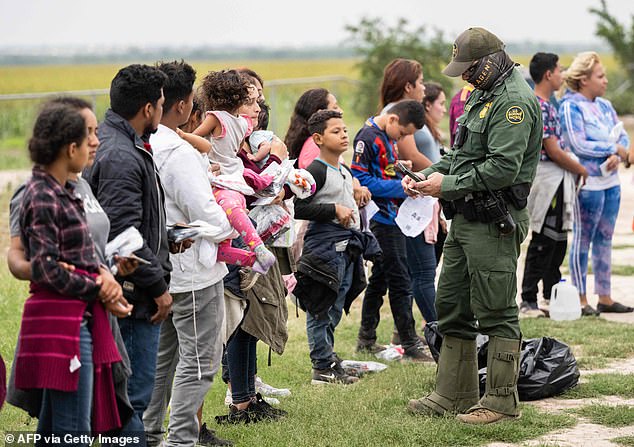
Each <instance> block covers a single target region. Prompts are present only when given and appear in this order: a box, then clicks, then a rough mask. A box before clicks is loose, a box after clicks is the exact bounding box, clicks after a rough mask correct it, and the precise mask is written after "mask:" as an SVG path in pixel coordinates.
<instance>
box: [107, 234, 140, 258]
mask: <svg viewBox="0 0 634 447" xmlns="http://www.w3.org/2000/svg"><path fill="white" fill-rule="evenodd" d="M140 248H143V236H141V233H139V230H137V229H136V228H134V227H130V228H127V229H126V230H125V231H122V232H121V233H119V234H118V235H117V237H115V238H114V239H113V240H111V241H110V242H108V243H107V244H106V259H110V258H112V256H114V255H118V256H121V257H122V258H127V257H129V256H130V255H131V254H132V253H134V252H135V251H137V250H139V249H140Z"/></svg>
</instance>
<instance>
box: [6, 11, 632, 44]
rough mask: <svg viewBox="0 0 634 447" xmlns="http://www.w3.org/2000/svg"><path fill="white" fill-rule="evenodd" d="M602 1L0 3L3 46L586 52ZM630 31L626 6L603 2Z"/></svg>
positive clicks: (629, 15)
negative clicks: (470, 41) (357, 28)
mask: <svg viewBox="0 0 634 447" xmlns="http://www.w3.org/2000/svg"><path fill="white" fill-rule="evenodd" d="M598 5H599V0H516V1H508V0H507V1H499V0H495V1H486V0H479V1H473V0H471V1H466V0H404V1H399V0H310V1H306V2H305V1H301V0H293V1H292V0H257V1H254V0H223V1H217V0H184V1H179V0H153V1H146V0H143V1H140V0H100V1H90V0H0V11H1V12H0V46H2V47H16V46H18V47H22V46H28V47H31V46H43V45H50V46H69V45H70V46H82V45H89V46H95V45H97V46H99V45H104V46H108V47H110V46H127V45H138V46H159V45H173V46H182V45H191V46H198V45H201V44H211V45H225V44H234V45H240V46H245V45H254V46H260V45H266V46H271V47H278V46H289V45H290V46H309V45H333V44H340V43H342V42H344V41H345V39H346V37H347V33H346V32H345V29H344V27H345V25H346V24H355V23H358V21H359V19H360V18H361V17H363V16H368V17H383V18H384V19H385V20H386V21H388V22H389V23H394V22H395V20H396V18H398V17H407V18H408V19H409V20H410V22H411V23H412V24H414V25H427V26H429V27H433V26H436V27H438V28H440V29H441V30H443V31H445V33H446V37H447V39H448V40H453V38H454V37H455V36H456V35H457V34H458V33H459V32H461V31H462V30H464V29H465V28H467V27H469V26H484V27H485V28H488V29H490V30H491V31H493V32H494V33H495V34H497V35H498V36H499V37H500V38H501V39H502V40H504V41H506V42H520V41H524V40H533V41H535V42H553V43H554V42H558V43H591V42H597V38H596V37H595V35H594V32H595V24H596V18H595V16H593V15H590V13H589V12H588V8H589V7H591V6H598ZM608 7H609V9H610V11H611V12H612V13H613V15H615V16H617V17H619V18H620V19H621V20H622V21H626V22H627V23H628V24H629V23H630V20H631V16H632V14H633V13H634V1H632V0H608Z"/></svg>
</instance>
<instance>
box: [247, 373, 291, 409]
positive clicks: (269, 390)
mask: <svg viewBox="0 0 634 447" xmlns="http://www.w3.org/2000/svg"><path fill="white" fill-rule="evenodd" d="M255 391H256V392H257V393H260V394H261V395H263V396H278V397H286V396H290V395H291V390H289V389H288V388H275V387H274V386H271V385H269V384H268V383H264V381H263V380H262V378H261V377H260V376H255ZM265 400H266V399H265ZM269 403H270V402H269Z"/></svg>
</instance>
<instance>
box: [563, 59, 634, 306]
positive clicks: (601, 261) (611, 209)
mask: <svg viewBox="0 0 634 447" xmlns="http://www.w3.org/2000/svg"><path fill="white" fill-rule="evenodd" d="M565 82H566V86H567V88H568V91H567V92H566V94H565V95H564V96H563V98H562V101H561V105H560V109H559V119H560V122H561V126H562V131H563V137H564V141H565V144H566V146H568V147H570V148H571V149H572V151H573V152H574V153H575V154H576V155H577V157H579V162H580V163H581V164H582V165H583V167H585V168H586V170H587V172H588V178H587V180H586V182H585V185H583V187H582V188H581V190H580V191H579V201H578V206H577V208H576V210H575V211H576V215H575V219H574V225H573V234H574V238H573V242H572V246H571V247H570V272H571V276H572V282H573V284H574V285H575V286H576V287H577V289H578V290H579V299H580V301H581V307H582V309H583V315H597V314H598V313H600V312H617V313H624V312H632V311H633V310H634V309H633V308H631V307H629V306H624V305H622V304H621V303H618V302H616V301H613V300H612V297H611V288H610V287H611V285H610V276H611V256H612V235H613V233H614V225H615V223H616V217H617V214H618V212H619V205H620V201H621V186H620V181H619V176H618V166H619V163H620V162H621V161H623V160H624V159H625V158H626V156H627V148H628V147H629V144H630V140H629V138H628V136H627V133H626V132H625V131H624V130H623V129H622V128H621V130H620V132H618V129H616V128H615V126H616V125H617V124H618V123H619V119H618V117H617V116H616V112H615V110H614V108H613V107H612V104H611V103H610V101H608V100H606V99H604V98H603V97H602V96H603V95H604V94H605V91H606V88H607V85H608V78H607V76H606V73H605V68H604V67H603V65H602V64H601V60H600V59H599V56H598V55H597V53H594V52H584V53H579V54H578V55H577V57H576V58H575V59H574V61H573V62H572V64H571V66H570V68H569V69H568V70H567V71H566V73H565ZM590 246H592V266H593V271H594V277H595V285H594V292H595V293H596V294H597V295H599V302H598V304H597V308H596V310H595V309H594V308H592V307H591V306H590V305H589V304H588V299H587V294H586V274H587V271H588V254H589V252H590Z"/></svg>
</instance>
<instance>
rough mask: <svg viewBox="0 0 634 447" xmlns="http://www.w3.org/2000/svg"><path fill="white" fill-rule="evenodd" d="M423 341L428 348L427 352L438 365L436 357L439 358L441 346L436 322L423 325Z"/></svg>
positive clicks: (440, 337) (440, 335) (440, 336)
mask: <svg viewBox="0 0 634 447" xmlns="http://www.w3.org/2000/svg"><path fill="white" fill-rule="evenodd" d="M424 335H425V340H426V341H427V346H428V347H429V352H431V356H432V357H433V358H434V361H435V362H436V363H438V357H439V356H440V347H441V346H442V334H441V333H440V332H439V331H438V322H437V321H431V322H429V323H427V324H426V325H425V331H424Z"/></svg>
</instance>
